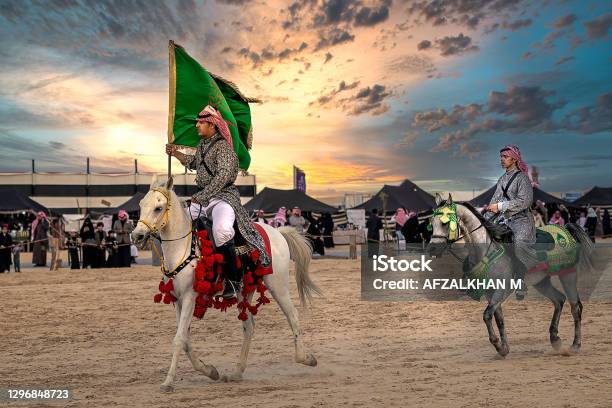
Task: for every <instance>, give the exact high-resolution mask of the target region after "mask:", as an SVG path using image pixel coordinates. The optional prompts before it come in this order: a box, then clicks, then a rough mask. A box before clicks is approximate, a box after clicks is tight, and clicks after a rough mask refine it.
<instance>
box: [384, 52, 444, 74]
mask: <svg viewBox="0 0 612 408" xmlns="http://www.w3.org/2000/svg"><path fill="white" fill-rule="evenodd" d="M387 69H388V71H389V72H394V73H402V74H421V75H432V74H433V73H434V72H436V68H435V66H434V64H433V62H432V61H431V59H429V58H427V57H424V56H421V55H404V56H402V57H400V58H398V59H395V60H393V61H392V62H391V63H389V64H388V65H387Z"/></svg>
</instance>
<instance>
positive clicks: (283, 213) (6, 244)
mask: <svg viewBox="0 0 612 408" xmlns="http://www.w3.org/2000/svg"><path fill="white" fill-rule="evenodd" d="M531 212H532V215H533V217H534V221H535V225H536V227H541V226H544V225H546V224H556V225H559V226H564V225H566V224H567V223H569V222H572V223H576V224H578V225H579V226H580V227H582V228H583V229H584V230H585V231H586V232H587V233H588V235H589V236H590V237H591V239H592V240H593V242H595V238H596V237H602V236H604V237H605V236H610V235H612V227H611V224H610V213H609V211H608V210H607V209H601V208H593V207H591V206H587V207H586V208H570V209H568V208H567V207H566V206H565V205H563V204H560V205H555V204H553V205H550V204H549V205H546V204H545V203H543V202H541V201H536V202H535V203H534V204H533V205H532V207H531ZM19 217H21V218H19ZM22 218H23V219H22ZM252 220H253V221H256V222H262V223H265V224H268V225H271V226H273V227H275V228H278V227H281V226H292V227H293V228H295V229H296V230H297V231H298V232H300V233H301V234H304V235H305V236H306V237H307V238H308V239H309V240H310V242H311V244H312V246H313V251H314V252H315V253H318V254H320V255H324V254H325V249H326V248H333V247H334V240H333V232H334V221H333V219H332V216H331V214H330V213H329V212H326V213H323V214H322V215H321V216H320V217H319V218H315V217H314V216H313V214H312V213H311V212H309V211H306V212H302V210H301V209H300V208H299V207H293V208H291V209H287V208H286V207H280V208H279V209H278V211H277V212H276V214H275V215H274V216H272V217H270V218H266V217H265V214H264V212H263V211H262V210H258V211H256V212H255V213H254V216H253V218H252ZM391 222H392V223H393V224H394V225H395V227H394V231H393V233H392V234H391V235H392V238H394V239H396V240H397V241H398V242H400V241H403V242H406V244H418V243H422V242H428V241H429V238H430V234H431V233H430V232H429V231H428V229H427V224H428V220H426V219H424V220H423V221H419V217H418V214H417V212H416V211H413V210H407V209H406V208H404V207H400V208H397V209H396V211H395V214H394V215H393V216H392V217H391ZM24 229H27V230H29V236H30V241H31V242H30V244H31V247H32V263H33V265H34V266H36V267H41V266H47V257H48V253H49V254H50V258H51V259H50V267H49V269H50V270H56V269H58V268H59V266H60V262H61V260H60V259H59V258H60V256H59V254H60V250H62V249H67V250H68V260H67V261H68V265H69V266H70V268H71V269H86V268H117V267H118V268H122V267H130V266H131V264H132V263H134V262H135V257H136V256H137V250H136V251H134V250H135V247H134V246H133V245H132V244H131V238H130V233H131V231H132V230H133V229H134V223H133V222H132V220H130V219H129V216H128V214H127V212H125V211H124V210H121V211H119V213H118V216H117V219H116V220H115V221H114V222H113V224H112V228H111V229H110V230H108V231H106V230H105V229H104V224H103V223H102V222H97V223H96V224H95V225H94V222H93V221H92V219H91V218H90V217H89V216H87V217H86V218H85V219H84V220H83V224H82V226H81V228H80V230H79V231H77V230H71V231H68V232H67V231H64V228H63V223H62V222H61V220H60V219H58V218H54V219H51V218H49V217H48V216H47V214H45V213H44V212H43V211H40V212H38V213H37V214H36V217H35V218H34V219H31V221H30V222H28V217H27V216H24V215H20V216H16V217H12V218H11V219H10V220H9V222H6V223H4V224H2V229H1V231H0V273H2V272H8V271H10V269H11V266H13V268H14V271H15V272H20V271H21V253H22V252H23V251H24V250H25V245H24V242H22V241H18V240H15V239H13V237H12V235H11V233H10V232H9V231H11V230H12V231H20V230H24ZM381 229H383V222H382V218H381V216H380V215H379V213H378V211H377V210H376V209H374V210H373V211H371V212H370V213H368V214H367V220H366V232H367V235H366V236H367V240H368V242H369V243H371V244H377V243H378V242H379V241H380V234H379V233H380V230H381Z"/></svg>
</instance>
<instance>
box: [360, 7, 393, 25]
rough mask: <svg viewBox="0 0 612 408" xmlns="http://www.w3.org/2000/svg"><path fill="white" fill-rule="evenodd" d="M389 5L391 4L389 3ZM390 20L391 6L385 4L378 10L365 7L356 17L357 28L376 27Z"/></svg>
mask: <svg viewBox="0 0 612 408" xmlns="http://www.w3.org/2000/svg"><path fill="white" fill-rule="evenodd" d="M389 3H391V2H390V1H389ZM388 18H389V5H388V4H383V5H380V6H379V7H377V8H370V7H363V8H361V9H360V10H359V11H358V12H357V14H356V15H355V27H359V26H368V27H370V26H374V25H376V24H378V23H382V22H383V21H386V20H387V19H388Z"/></svg>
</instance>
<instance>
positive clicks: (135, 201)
mask: <svg viewBox="0 0 612 408" xmlns="http://www.w3.org/2000/svg"><path fill="white" fill-rule="evenodd" d="M144 196H145V193H141V192H140V191H139V192H138V193H136V194H134V195H133V196H132V198H130V199H129V200H127V201H126V202H125V203H123V204H121V205H119V206H117V207H116V208H113V209H111V210H110V211H108V212H107V214H117V213H118V212H119V210H125V211H127V212H129V213H130V212H138V211H140V200H142V199H143V198H144Z"/></svg>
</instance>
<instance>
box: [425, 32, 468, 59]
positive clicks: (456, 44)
mask: <svg viewBox="0 0 612 408" xmlns="http://www.w3.org/2000/svg"><path fill="white" fill-rule="evenodd" d="M434 43H435V44H433V45H432V42H431V41H429V40H423V41H421V42H420V43H418V44H417V49H418V50H419V51H423V50H427V49H430V48H435V49H438V50H440V55H442V56H443V57H448V56H451V55H461V54H464V53H466V52H471V51H478V46H476V45H473V44H472V39H471V38H470V37H468V36H467V35H463V33H459V35H456V36H446V37H443V38H437V39H436V40H435V41H434Z"/></svg>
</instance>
